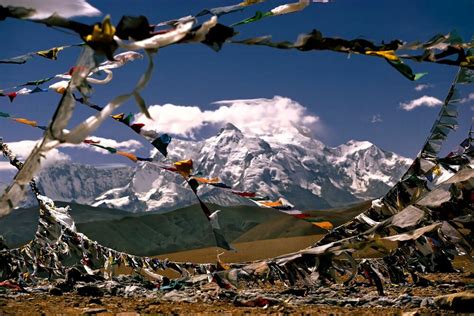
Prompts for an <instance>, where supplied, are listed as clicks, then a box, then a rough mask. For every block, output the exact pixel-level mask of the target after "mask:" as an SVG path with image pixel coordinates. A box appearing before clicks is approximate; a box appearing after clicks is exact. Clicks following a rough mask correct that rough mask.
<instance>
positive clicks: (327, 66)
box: [0, 0, 474, 163]
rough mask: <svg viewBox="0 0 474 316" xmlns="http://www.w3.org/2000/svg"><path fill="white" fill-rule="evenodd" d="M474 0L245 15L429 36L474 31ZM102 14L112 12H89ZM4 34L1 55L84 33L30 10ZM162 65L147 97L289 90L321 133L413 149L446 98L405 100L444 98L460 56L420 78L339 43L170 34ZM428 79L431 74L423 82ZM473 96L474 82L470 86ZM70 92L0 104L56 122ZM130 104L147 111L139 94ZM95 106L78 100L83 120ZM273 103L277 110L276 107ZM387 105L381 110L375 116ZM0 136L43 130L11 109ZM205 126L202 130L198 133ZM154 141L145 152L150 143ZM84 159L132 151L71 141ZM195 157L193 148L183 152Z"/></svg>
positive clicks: (148, 7) (285, 33) (137, 6)
mask: <svg viewBox="0 0 474 316" xmlns="http://www.w3.org/2000/svg"><path fill="white" fill-rule="evenodd" d="M89 2H90V3H91V4H92V5H93V6H95V7H97V8H98V9H99V10H101V11H102V12H103V13H105V14H110V15H111V17H112V21H113V22H114V23H115V24H116V23H118V21H119V19H120V17H121V16H122V15H125V14H127V15H138V14H143V15H146V16H147V17H148V19H149V21H150V23H158V22H160V21H165V20H169V19H173V18H179V17H182V16H186V15H190V14H195V13H197V12H199V11H200V10H201V9H203V8H211V7H217V6H222V5H230V4H234V3H235V2H236V1H235V0H234V1H191V0H188V1H178V0H172V1H171V0H169V1H165V0H160V1H150V0H148V1H145V0H133V1H132V0H130V1H123V0H121V1H116V0H100V1H89ZM282 3H285V1H267V2H266V3H264V4H261V5H258V6H253V7H249V8H248V9H246V10H245V11H244V12H241V13H236V14H232V15H228V16H223V17H221V19H220V22H222V23H224V24H227V25H228V24H231V23H233V22H236V21H239V20H241V19H243V18H246V17H249V16H252V15H253V13H254V12H255V10H261V11H265V10H268V9H270V8H272V7H275V6H276V5H278V4H282ZM472 12H474V1H472V0H459V1H433V0H431V1H428V0H426V1H424V0H418V1H408V0H407V1H396V2H393V1H368V0H360V1H356V0H339V1H334V2H331V3H329V4H317V3H314V4H312V5H311V6H310V7H308V8H307V9H305V10H304V11H303V12H299V13H295V14H290V15H286V16H279V17H273V18H268V19H264V20H262V21H259V22H256V23H252V24H249V25H243V26H240V27H238V31H239V32H240V35H239V37H238V38H248V37H252V36H260V35H273V38H274V39H275V40H291V41H293V40H294V39H296V37H297V35H299V34H301V33H306V32H309V31H311V30H312V29H313V28H316V29H319V30H320V31H322V33H323V34H324V35H325V36H332V37H342V38H347V39H351V38H355V37H363V38H366V39H370V40H375V41H377V42H380V41H383V40H385V41H390V40H392V39H396V38H398V39H402V40H405V41H415V40H427V39H429V38H431V37H432V36H433V35H435V34H437V33H448V32H450V31H452V30H457V31H458V32H459V34H460V35H461V36H462V37H463V38H464V39H465V40H467V39H470V38H471V37H472V36H473V32H472V30H473V29H474V19H472ZM77 20H80V21H84V22H87V23H93V22H95V21H99V20H101V17H95V18H80V19H79V18H78V19H77ZM0 36H1V38H2V39H3V44H2V49H1V50H0V58H8V57H13V56H17V55H22V54H24V53H26V52H30V51H36V50H41V49H47V48H50V47H53V46H59V45H64V44H73V43H78V42H80V39H79V38H78V37H77V36H75V35H73V34H68V33H65V32H60V31H58V30H55V29H52V28H48V27H45V26H42V25H37V24H34V23H30V22H25V21H16V20H11V19H8V20H6V21H1V22H0ZM79 52H80V49H79V48H72V49H68V50H65V51H63V52H61V54H60V56H59V59H58V60H57V61H50V60H46V59H43V58H34V59H32V60H30V61H29V62H28V63H27V64H24V65H3V64H2V65H0V69H1V70H0V89H2V88H6V87H10V86H14V85H16V84H20V83H23V82H26V81H30V80H36V79H40V78H44V77H48V76H50V75H54V74H57V73H63V72H65V71H67V70H68V69H69V68H70V67H71V66H72V65H74V61H75V60H76V58H77V56H78V54H79ZM155 63H156V67H155V72H154V76H153V79H152V80H151V81H150V83H149V85H148V87H147V89H145V91H144V92H143V97H144V98H145V100H146V101H147V103H148V104H149V105H153V104H165V103H171V104H175V105H183V106H184V105H185V106H198V107H199V108H201V109H202V110H203V111H204V110H209V111H212V110H215V109H216V108H217V106H216V105H215V104H212V103H213V102H216V101H220V100H232V99H253V98H273V97H274V96H275V95H279V96H283V97H288V98H290V99H292V100H294V101H296V102H298V103H299V104H301V105H302V106H304V107H306V108H307V112H306V113H307V114H308V115H313V116H317V117H319V121H318V124H319V128H318V129H317V131H316V134H317V137H318V138H319V139H321V140H322V141H323V142H324V143H326V144H328V145H330V146H337V145H339V144H341V143H344V142H346V141H348V140H350V139H356V140H369V141H371V142H373V143H375V144H376V145H378V146H379V147H381V148H383V149H385V150H389V151H394V152H396V153H399V154H402V155H404V156H406V157H411V158H413V157H414V156H415V155H416V154H417V152H418V151H419V149H420V148H421V145H422V144H423V142H424V140H425V138H426V136H427V133H428V132H429V129H430V127H431V125H432V122H433V120H434V119H435V117H436V116H437V113H438V111H439V107H430V108H428V107H420V108H416V109H414V110H412V111H405V110H403V109H401V108H400V103H403V102H409V101H410V100H413V99H417V98H419V97H422V96H425V95H426V96H432V97H435V98H438V99H441V100H443V99H444V97H445V94H446V93H447V91H448V88H449V86H450V84H451V82H452V80H453V77H454V75H455V72H456V68H455V67H450V66H444V65H430V64H417V63H410V65H411V66H412V68H413V69H414V71H415V72H428V73H429V74H428V75H427V76H425V77H424V78H422V79H421V80H419V81H417V82H411V81H409V80H407V79H406V78H404V77H403V76H401V75H400V74H399V73H397V72H396V71H395V70H394V69H392V68H391V67H390V66H389V65H388V64H387V63H386V62H385V61H383V60H382V59H379V58H373V57H366V56H350V58H348V56H347V55H345V54H339V53H334V52H298V51H286V50H276V49H271V48H266V47H252V46H238V45H232V44H228V45H226V46H224V48H223V49H222V51H220V52H218V53H216V52H214V51H212V50H211V49H209V48H208V47H206V46H204V45H200V44H191V45H179V46H171V47H167V48H164V49H162V50H160V52H159V53H158V54H157V56H156V58H155ZM145 67H146V62H145V60H143V61H135V62H133V63H132V64H129V65H126V66H125V67H123V68H120V69H117V70H116V71H115V72H114V80H113V81H112V83H111V84H109V85H107V86H105V87H99V88H97V89H96V91H95V94H94V98H93V100H94V101H95V102H96V103H97V104H105V103H106V102H107V101H109V100H110V99H111V98H112V97H114V96H116V95H117V94H119V93H121V92H123V91H128V90H129V89H131V88H132V87H133V85H134V84H135V82H136V80H137V79H138V78H139V76H140V74H141V73H142V72H143V71H144V69H145ZM419 84H426V85H429V88H427V89H424V90H423V91H416V90H415V87H416V86H417V85H419ZM461 92H462V94H463V97H467V96H468V94H469V93H473V92H474V90H473V88H472V87H466V88H464V89H462V90H461ZM59 99H60V96H59V95H57V94H55V93H52V92H49V93H38V94H33V95H28V96H19V97H17V98H16V99H15V101H14V102H13V103H10V102H9V100H8V99H7V98H0V111H5V112H9V113H12V114H15V115H17V116H25V117H28V118H33V119H36V120H38V121H40V122H47V120H48V119H49V117H50V116H51V114H52V113H53V112H54V110H55V108H56V105H57V103H58V101H59ZM473 104H474V101H471V102H467V103H464V104H462V105H460V119H459V121H460V124H461V126H460V128H459V131H458V132H457V133H456V134H453V135H452V137H451V140H450V141H449V142H448V144H447V145H446V150H448V151H449V150H450V149H452V148H454V146H455V144H456V143H457V142H459V141H460V140H461V138H462V137H464V136H465V135H466V133H467V130H468V128H469V126H470V125H471V123H472V117H473V111H472V105H473ZM121 111H131V112H137V108H136V106H135V105H134V103H133V102H132V101H130V102H128V103H126V104H125V105H124V106H123V107H122V108H121ZM92 114H94V112H93V111H91V110H90V109H87V108H85V107H83V106H78V108H77V114H76V115H75V116H74V119H73V120H72V124H75V123H76V124H77V123H78V122H80V121H81V120H83V119H84V118H86V117H88V116H89V115H92ZM268 115H272V113H268ZM374 116H377V117H378V118H380V120H381V122H375V123H372V120H373V117H374ZM376 121H377V120H376ZM95 135H97V136H101V137H105V138H112V139H116V140H118V141H126V140H129V139H137V140H140V141H142V139H140V138H137V137H136V135H134V134H133V132H132V131H130V130H129V129H126V128H124V127H123V126H121V125H120V124H117V123H116V122H113V121H111V120H110V121H108V122H106V123H105V124H104V125H102V126H101V128H100V129H99V130H98V131H97V132H96V133H95ZM0 136H2V137H3V138H4V139H5V141H7V142H9V141H10V142H11V141H20V140H25V139H30V140H31V139H38V138H40V136H41V131H40V130H38V129H33V128H29V127H27V126H23V125H19V124H15V123H13V122H9V121H1V123H0ZM196 137H198V138H199V137H200V135H199V133H198V134H197V135H196ZM150 148H151V147H150V146H149V145H147V144H144V147H143V149H141V150H138V153H139V154H142V155H147V153H148V152H149V150H150ZM71 155H73V159H74V160H75V161H80V162H103V163H105V162H124V159H123V158H120V157H114V156H106V155H98V154H95V155H92V154H91V152H90V151H84V150H82V151H77V152H74V153H71ZM183 158H186V157H183Z"/></svg>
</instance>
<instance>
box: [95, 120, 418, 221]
mask: <svg viewBox="0 0 474 316" xmlns="http://www.w3.org/2000/svg"><path fill="white" fill-rule="evenodd" d="M188 158H191V159H193V161H194V167H195V171H196V172H200V173H201V174H203V175H206V176H209V177H219V178H220V179H221V180H222V181H223V182H224V183H226V184H229V185H231V186H232V187H233V188H234V189H236V190H245V191H254V192H258V193H259V194H260V195H263V196H265V195H267V196H269V197H270V198H272V199H276V198H279V197H285V198H286V199H287V200H289V201H290V202H291V203H292V204H294V205H295V207H296V208H300V209H316V208H330V207H337V206H340V205H344V204H348V203H352V202H356V201H360V200H366V199H368V198H375V197H379V196H381V195H382V194H384V193H385V192H386V191H387V190H388V189H389V188H390V187H391V186H392V185H394V184H395V183H396V182H397V181H398V180H399V178H400V177H401V175H402V174H403V173H404V172H405V170H406V169H407V168H408V166H409V165H410V163H411V161H410V160H409V159H407V158H404V157H401V156H398V155H396V154H394V153H391V152H387V151H384V150H382V149H380V148H378V147H377V146H375V145H373V144H371V143H370V142H366V141H364V142H358V141H354V140H351V141H349V142H348V143H347V144H343V145H341V146H338V147H335V148H331V147H328V146H325V145H324V144H323V143H321V142H320V141H318V140H315V139H313V138H310V137H307V136H305V135H303V134H301V133H299V132H296V133H293V134H289V135H284V136H282V135H276V136H271V137H256V136H246V135H244V134H243V133H242V132H241V131H240V130H239V129H238V128H237V127H235V126H234V125H232V124H227V125H226V126H225V127H224V128H222V129H221V131H220V132H219V133H218V134H217V135H216V136H213V137H210V138H208V139H205V140H202V141H197V142H193V141H183V140H173V142H172V145H170V155H169V159H168V160H169V161H177V160H181V159H188ZM200 190H201V196H202V197H203V198H204V199H205V200H207V201H209V202H212V203H215V204H219V205H237V204H248V203H249V202H248V200H245V199H242V198H239V197H237V196H235V195H233V194H231V193H230V192H228V191H226V190H222V189H216V188H213V187H210V186H201V187H200ZM194 202H195V198H194V196H193V194H192V192H191V191H190V190H189V189H188V188H187V187H186V186H184V185H183V180H182V179H181V178H180V176H178V175H176V174H174V173H170V172H168V171H165V170H162V169H161V168H158V167H157V166H154V165H153V164H142V165H140V166H139V167H138V168H137V169H136V171H135V172H134V174H133V177H132V181H131V182H130V183H128V184H127V185H125V186H123V187H120V188H114V189H112V190H110V191H107V192H105V193H104V194H102V195H101V196H99V197H98V198H97V199H96V201H95V202H94V205H95V206H99V205H100V206H107V207H117V208H121V209H125V210H127V211H131V212H141V211H155V210H166V209H171V208H174V207H177V206H185V205H189V204H192V203H194Z"/></svg>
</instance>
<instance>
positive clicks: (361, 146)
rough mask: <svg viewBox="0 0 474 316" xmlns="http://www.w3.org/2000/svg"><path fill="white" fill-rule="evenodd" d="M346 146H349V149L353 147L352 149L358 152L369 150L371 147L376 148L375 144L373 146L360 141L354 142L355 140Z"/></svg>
mask: <svg viewBox="0 0 474 316" xmlns="http://www.w3.org/2000/svg"><path fill="white" fill-rule="evenodd" d="M344 145H345V146H348V147H351V148H354V149H357V150H363V149H367V148H369V147H372V146H374V144H372V143H371V142H369V141H358V140H354V139H351V140H349V141H348V142H347V143H345V144H344ZM344 145H343V146H344Z"/></svg>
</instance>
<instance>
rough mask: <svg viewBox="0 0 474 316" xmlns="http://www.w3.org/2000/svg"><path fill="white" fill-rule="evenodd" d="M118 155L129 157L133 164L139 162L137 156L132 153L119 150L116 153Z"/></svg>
mask: <svg viewBox="0 0 474 316" xmlns="http://www.w3.org/2000/svg"><path fill="white" fill-rule="evenodd" d="M116 154H117V155H120V156H124V157H127V158H128V159H130V160H131V161H133V162H137V161H138V158H137V156H135V155H134V154H132V153H128V152H126V151H120V150H118V151H117V152H116Z"/></svg>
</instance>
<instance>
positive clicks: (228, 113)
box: [135, 96, 321, 137]
mask: <svg viewBox="0 0 474 316" xmlns="http://www.w3.org/2000/svg"><path fill="white" fill-rule="evenodd" d="M214 104H216V105H217V106H218V107H217V108H216V109H215V110H207V111H203V110H201V109H200V108H199V107H197V106H179V105H173V104H165V105H152V106H150V107H149V108H148V111H149V112H150V115H151V116H152V117H153V119H154V120H149V119H147V118H146V117H145V116H144V115H142V114H141V113H140V114H137V115H136V116H135V118H136V120H137V122H140V123H144V124H145V127H144V129H146V130H154V131H157V132H166V133H170V134H174V135H179V136H187V137H194V135H195V133H196V132H198V131H199V130H200V129H202V128H203V127H204V126H206V125H208V124H214V125H224V124H225V123H232V124H234V125H235V126H237V127H238V128H239V129H240V130H242V132H244V133H247V134H252V135H260V136H264V135H274V134H285V133H288V132H289V131H296V128H295V126H297V127H298V128H300V129H302V130H303V129H304V130H307V129H310V130H313V131H315V129H318V128H321V125H320V124H318V123H319V121H320V120H319V117H318V116H315V115H312V114H310V113H308V110H307V108H306V107H304V106H302V105H301V104H299V103H298V102H296V101H293V100H291V99H289V98H285V97H280V96H275V97H273V98H272V99H264V98H262V99H248V100H226V101H218V102H215V103H214Z"/></svg>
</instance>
